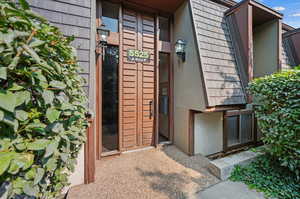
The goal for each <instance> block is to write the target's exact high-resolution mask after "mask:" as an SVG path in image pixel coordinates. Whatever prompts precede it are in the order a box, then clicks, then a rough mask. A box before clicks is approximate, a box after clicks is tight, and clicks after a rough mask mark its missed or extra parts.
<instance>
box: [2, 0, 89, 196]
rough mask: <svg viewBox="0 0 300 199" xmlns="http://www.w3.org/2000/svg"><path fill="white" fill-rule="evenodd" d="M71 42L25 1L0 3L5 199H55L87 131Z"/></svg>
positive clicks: (85, 101)
mask: <svg viewBox="0 0 300 199" xmlns="http://www.w3.org/2000/svg"><path fill="white" fill-rule="evenodd" d="M71 41H72V38H65V37H64V36H63V34H62V33H61V32H60V31H59V30H58V28H56V27H54V26H51V25H50V24H49V23H48V22H47V21H46V20H45V19H44V18H42V17H41V16H39V15H37V14H35V13H34V12H32V11H31V10H30V8H29V5H28V3H27V2H26V1H25V0H19V7H16V5H15V4H14V3H11V2H10V1H6V0H0V186H2V188H3V187H4V185H5V187H6V188H7V189H6V193H5V195H7V197H8V198H29V197H31V198H45V199H46V198H47V199H50V198H56V197H57V196H58V195H59V194H60V193H61V191H62V189H63V188H64V187H65V186H67V185H68V184H69V183H68V176H69V175H70V173H71V172H72V171H73V170H74V165H75V163H76V158H77V156H78V153H79V151H80V149H81V147H82V145H83V143H84V141H85V129H86V126H87V122H86V119H85V113H86V112H87V110H86V104H87V99H86V95H85V93H84V90H83V88H82V87H83V84H84V80H83V78H81V77H80V75H79V74H78V72H79V68H80V67H79V66H78V64H77V62H76V57H75V55H74V49H73V48H72V47H71V46H70V42H71ZM0 194H1V193H0ZM3 197H4V196H1V195H0V198H3Z"/></svg>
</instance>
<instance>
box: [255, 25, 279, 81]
mask: <svg viewBox="0 0 300 199" xmlns="http://www.w3.org/2000/svg"><path fill="white" fill-rule="evenodd" d="M278 23H279V20H276V21H271V22H268V23H266V24H263V25H261V26H259V27H256V28H255V29H254V34H253V53H254V59H253V60H254V68H253V70H254V78H257V77H262V76H265V75H269V74H272V73H274V72H276V71H277V70H278V59H279V58H278V47H281V44H280V45H279V44H278V42H276V41H278V34H279V33H278V31H279V30H278V28H279V26H278Z"/></svg>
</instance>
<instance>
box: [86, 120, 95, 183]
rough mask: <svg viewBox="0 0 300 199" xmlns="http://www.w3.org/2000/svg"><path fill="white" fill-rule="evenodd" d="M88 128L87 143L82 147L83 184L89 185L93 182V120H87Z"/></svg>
mask: <svg viewBox="0 0 300 199" xmlns="http://www.w3.org/2000/svg"><path fill="white" fill-rule="evenodd" d="M88 123H89V127H88V128H87V131H86V137H87V141H86V143H85V145H84V183H85V184H89V183H93V182H95V168H96V162H95V142H94V140H95V134H94V120H93V119H89V120H88Z"/></svg>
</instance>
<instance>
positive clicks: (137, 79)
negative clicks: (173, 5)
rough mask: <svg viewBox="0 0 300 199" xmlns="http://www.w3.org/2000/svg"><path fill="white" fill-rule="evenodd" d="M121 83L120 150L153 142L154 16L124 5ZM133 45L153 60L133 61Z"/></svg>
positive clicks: (152, 143)
mask: <svg viewBox="0 0 300 199" xmlns="http://www.w3.org/2000/svg"><path fill="white" fill-rule="evenodd" d="M121 20H122V21H121V30H120V32H121V36H120V37H121V41H120V43H121V50H122V51H121V52H123V54H122V53H121V57H120V71H121V72H122V74H121V78H122V82H121V85H120V86H121V87H120V93H121V95H120V97H121V99H120V100H121V102H120V113H121V115H120V130H121V137H120V145H121V146H120V149H121V151H126V150H131V149H136V148H141V147H145V146H151V145H154V141H155V128H154V121H155V107H154V106H155V104H156V103H155V65H156V64H155V41H156V37H155V32H156V30H155V29H156V28H155V17H154V16H150V15H145V14H143V13H140V12H136V11H133V10H129V9H123V12H122V17H121ZM130 49H134V50H142V51H147V52H149V53H150V54H151V58H150V62H147V63H146V62H143V63H137V62H131V61H129V60H128V58H127V51H128V50H130Z"/></svg>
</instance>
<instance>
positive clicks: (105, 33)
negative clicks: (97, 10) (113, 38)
mask: <svg viewBox="0 0 300 199" xmlns="http://www.w3.org/2000/svg"><path fill="white" fill-rule="evenodd" d="M97 34H98V36H99V41H98V46H99V47H106V46H107V38H108V37H109V35H110V30H108V29H107V28H105V25H104V24H102V25H101V26H100V27H98V28H97Z"/></svg>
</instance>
